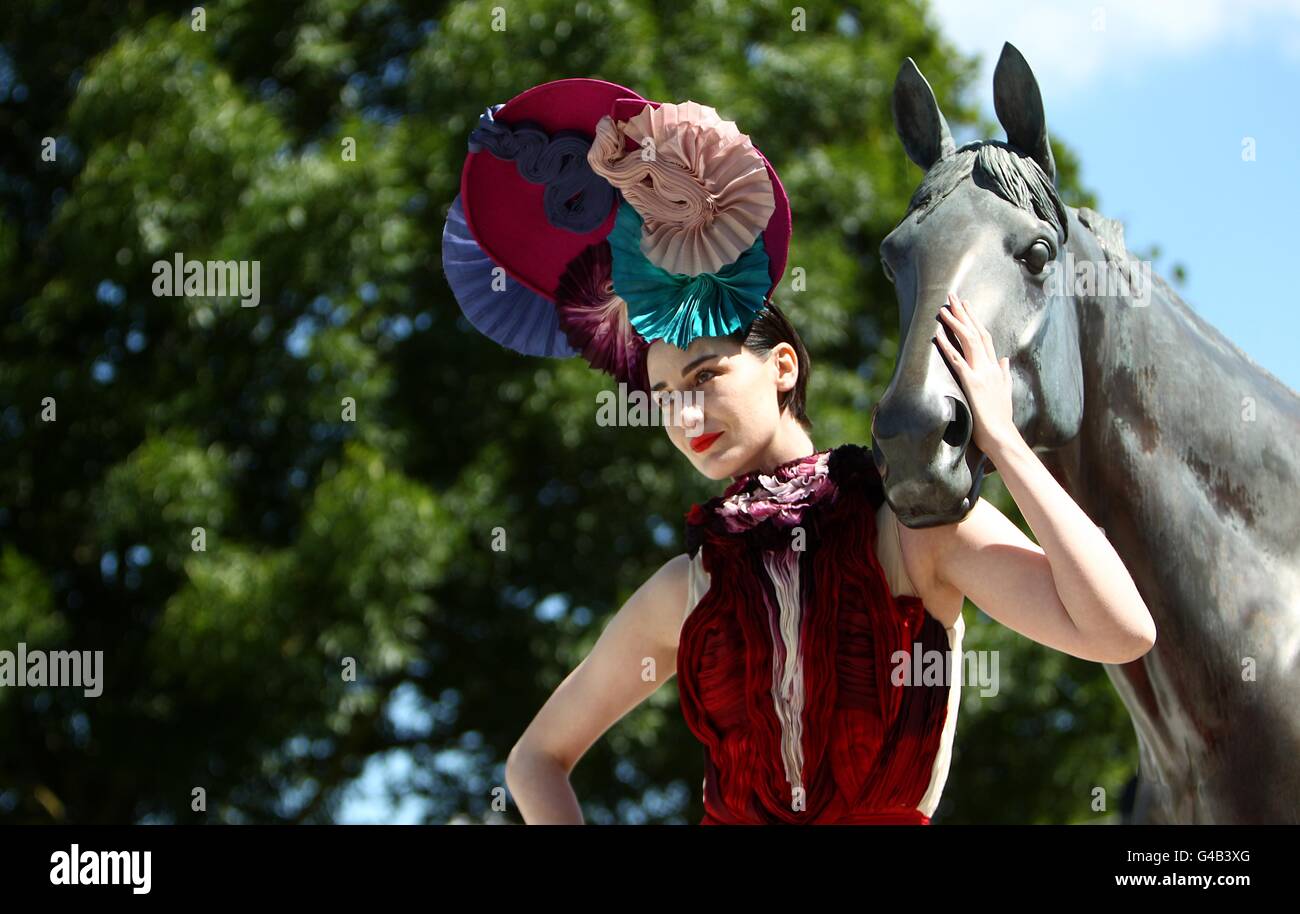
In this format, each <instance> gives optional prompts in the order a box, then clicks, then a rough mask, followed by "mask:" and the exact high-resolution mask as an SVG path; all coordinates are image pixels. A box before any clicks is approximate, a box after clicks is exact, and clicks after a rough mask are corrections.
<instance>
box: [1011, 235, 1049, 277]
mask: <svg viewBox="0 0 1300 914" xmlns="http://www.w3.org/2000/svg"><path fill="white" fill-rule="evenodd" d="M1017 259H1018V260H1021V261H1023V262H1024V264H1025V266H1027V267H1028V268H1029V272H1030V273H1041V272H1043V268H1044V267H1046V266H1047V262H1048V261H1049V260H1051V259H1052V247H1051V245H1049V244H1048V243H1047V242H1046V241H1043V240H1042V239H1041V238H1040V239H1039V240H1037V241H1035V242H1034V243H1033V244H1031V245H1030V246H1029V247H1028V248H1027V249H1026V250H1025V252H1024V253H1023V254H1021V255H1020V257H1018V258H1017Z"/></svg>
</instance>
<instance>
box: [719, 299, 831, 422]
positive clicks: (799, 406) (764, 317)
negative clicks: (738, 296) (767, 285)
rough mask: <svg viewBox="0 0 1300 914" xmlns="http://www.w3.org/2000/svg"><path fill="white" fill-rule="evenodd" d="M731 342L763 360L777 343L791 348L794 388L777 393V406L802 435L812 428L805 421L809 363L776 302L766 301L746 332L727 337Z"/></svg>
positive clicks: (801, 344) (802, 346)
mask: <svg viewBox="0 0 1300 914" xmlns="http://www.w3.org/2000/svg"><path fill="white" fill-rule="evenodd" d="M731 338H732V339H733V340H735V341H736V342H737V343H740V345H741V346H743V347H745V348H746V349H748V350H749V351H750V352H752V353H754V354H755V355H757V356H759V357H763V356H766V355H767V354H768V353H769V352H771V351H772V350H773V349H774V348H776V346H777V344H778V343H789V344H790V345H791V346H793V347H794V354H795V357H796V358H798V360H799V376H798V378H797V380H796V381H795V382H794V387H792V388H790V389H789V390H787V391H783V392H782V393H781V398H780V401H779V402H780V406H781V409H782V410H784V409H785V408H786V407H787V406H788V407H789V408H790V414H791V415H792V416H794V417H795V419H797V420H799V424H800V425H802V426H803V427H804V430H805V431H808V430H810V429H811V428H812V420H811V419H809V418H808V412H807V409H808V375H809V374H810V373H811V372H812V361H811V360H810V359H809V358H808V350H807V349H805V348H804V345H803V340H801V339H800V338H799V331H797V330H795V329H794V324H792V323H790V319H789V318H787V317H786V316H785V315H784V314H782V313H781V309H780V308H778V307H777V306H776V302H774V301H771V300H769V301H768V302H767V304H766V305H764V306H763V309H762V310H761V311H759V312H758V315H757V316H756V317H755V318H754V320H753V321H751V322H750V325H749V326H748V327H746V328H742V329H740V330H737V331H736V332H735V333H733V334H731Z"/></svg>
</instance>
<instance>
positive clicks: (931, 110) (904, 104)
mask: <svg viewBox="0 0 1300 914" xmlns="http://www.w3.org/2000/svg"><path fill="white" fill-rule="evenodd" d="M891 107H892V108H893V112H894V129H895V130H897V131H898V136H899V139H901V140H902V141H903V149H905V150H906V151H907V157H908V158H909V159H911V160H912V161H913V162H915V163H916V164H917V165H920V166H921V168H922V169H923V170H925V171H929V170H930V166H931V165H933V164H934V163H935V162H937V161H939V160H940V159H942V158H946V157H947V156H950V155H952V153H953V151H954V149H955V148H956V147H955V146H954V144H953V141H952V134H951V133H949V132H948V122H947V121H946V120H944V119H943V113H942V112H941V111H940V110H939V103H938V102H937V101H935V98H934V90H932V89H931V88H930V84H929V83H928V82H926V81H925V77H924V76H922V75H921V71H920V70H918V69H917V68H916V62H915V61H914V60H912V58H910V57H909V58H907V59H906V60H904V61H903V65H902V66H901V67H899V68H898V78H897V79H895V80H894V97H893V101H892V104H891Z"/></svg>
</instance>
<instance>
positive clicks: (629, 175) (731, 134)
mask: <svg viewBox="0 0 1300 914" xmlns="http://www.w3.org/2000/svg"><path fill="white" fill-rule="evenodd" d="M629 140H630V141H631V142H632V143H634V144H635V148H633V149H628V148H627V141H629ZM587 162H588V164H590V165H591V168H592V170H593V171H594V172H596V174H598V175H600V176H601V177H603V178H604V179H605V180H607V181H609V182H610V183H611V184H612V185H614V186H615V187H616V188H618V189H619V191H621V192H622V194H623V197H624V198H625V199H626V200H627V202H628V203H630V204H631V205H632V206H633V207H635V208H636V210H637V212H638V213H639V214H640V215H641V218H642V220H643V221H644V225H643V231H642V239H641V250H642V252H643V253H644V254H645V255H646V258H647V259H648V260H649V261H650V262H651V263H653V264H655V265H656V266H658V267H660V268H661V269H664V270H666V271H668V272H669V273H679V274H683V275H686V276H697V275H699V274H701V273H716V272H717V271H719V270H720V269H721V268H722V267H724V266H726V265H727V264H730V263H733V262H734V261H735V260H736V259H737V258H738V257H740V255H741V254H742V253H744V252H745V251H746V250H748V249H749V247H750V246H751V245H752V244H753V243H754V240H755V239H756V238H757V237H758V235H759V233H761V232H762V231H763V230H764V229H765V228H766V227H767V225H768V222H769V221H770V220H771V218H772V213H773V211H774V210H775V208H776V201H775V197H774V195H773V191H772V181H771V179H770V178H769V177H768V171H767V165H766V163H765V162H764V160H763V157H762V156H761V155H760V154H759V152H758V150H757V149H755V148H754V146H753V144H752V143H751V142H750V139H749V137H748V136H746V135H745V134H743V133H741V132H740V131H739V130H738V129H737V127H736V124H735V122H734V121H727V120H723V119H722V118H721V117H719V115H718V112H717V110H716V109H714V108H711V107H709V106H708V105H701V104H698V103H697V102H693V101H687V102H683V103H681V104H668V103H665V104H661V105H659V106H658V107H657V108H656V107H653V106H651V105H648V104H647V105H646V106H645V107H644V109H643V110H642V111H641V112H640V113H639V114H636V115H635V116H633V117H631V118H629V119H628V120H626V121H616V120H614V119H613V118H612V117H609V116H606V117H604V118H602V119H601V120H600V121H599V123H598V124H597V125H596V136H595V140H594V141H593V143H592V145H591V150H590V151H589V152H588V154H587Z"/></svg>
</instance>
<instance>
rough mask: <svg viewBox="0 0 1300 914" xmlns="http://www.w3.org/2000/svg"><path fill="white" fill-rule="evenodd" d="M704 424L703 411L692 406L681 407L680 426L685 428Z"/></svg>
mask: <svg viewBox="0 0 1300 914" xmlns="http://www.w3.org/2000/svg"><path fill="white" fill-rule="evenodd" d="M703 423H704V410H702V409H700V407H699V406H696V405H694V404H691V405H687V406H683V407H682V425H684V426H686V427H687V428H691V427H692V426H696V425H702V424H703Z"/></svg>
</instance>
